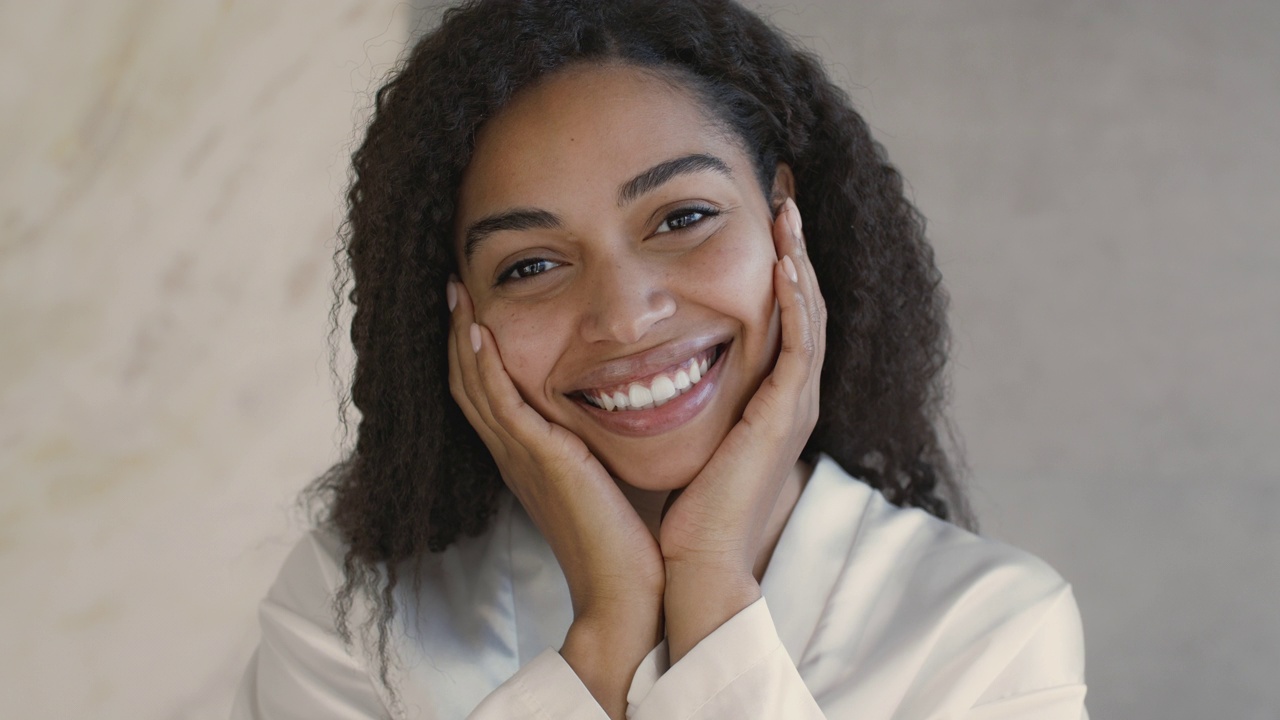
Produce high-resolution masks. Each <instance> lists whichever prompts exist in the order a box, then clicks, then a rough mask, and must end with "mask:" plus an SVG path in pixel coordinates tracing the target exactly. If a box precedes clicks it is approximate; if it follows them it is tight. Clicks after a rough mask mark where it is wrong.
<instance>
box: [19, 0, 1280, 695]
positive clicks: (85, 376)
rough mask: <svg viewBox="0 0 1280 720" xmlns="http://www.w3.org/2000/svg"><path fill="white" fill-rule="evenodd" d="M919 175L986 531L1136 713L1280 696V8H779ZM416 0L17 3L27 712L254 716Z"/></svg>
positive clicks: (907, 1) (1185, 4) (831, 1)
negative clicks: (351, 244) (377, 114)
mask: <svg viewBox="0 0 1280 720" xmlns="http://www.w3.org/2000/svg"><path fill="white" fill-rule="evenodd" d="M766 12H767V13H768V14H770V15H771V16H772V17H773V18H774V20H775V21H776V22H777V23H779V24H780V25H782V26H783V27H786V28H788V29H790V30H792V31H793V32H794V33H796V34H797V35H798V36H799V37H801V38H802V39H804V40H805V42H808V43H809V44H810V45H811V46H812V47H814V48H815V49H816V50H817V51H818V52H819V53H821V54H822V55H823V56H824V57H825V58H826V59H827V60H828V62H829V65H830V66H831V67H832V69H833V72H834V73H835V75H836V77H837V78H838V79H839V80H840V81H841V82H843V83H844V84H845V85H846V86H847V87H848V88H849V89H850V91H851V95H852V97H853V99H854V101H855V103H856V104H858V106H859V107H860V108H861V109H862V110H863V111H864V114H865V115H866V116H867V117H868V119H869V120H870V122H871V124H872V126H873V127H874V128H875V129H876V131H877V133H878V134H879V136H880V138H881V139H882V140H883V141H884V142H885V144H886V145H887V146H888V148H889V150H890V152H891V154H892V156H893V157H894V159H895V160H896V161H897V162H898V163H899V164H900V165H901V167H902V168H903V170H904V172H905V174H906V177H907V178H908V179H909V181H910V183H911V186H912V190H913V193H914V195H915V197H916V200H917V202H918V204H919V206H920V207H921V209H922V210H923V211H924V213H925V214H926V215H927V216H928V217H929V219H930V232H931V235H932V237H933V239H934V242H935V245H936V247H937V250H938V256H939V261H940V264H941V266H942V269H943V272H944V274H945V276H946V278H947V281H948V284H949V287H950V288H951V292H952V295H953V298H954V303H953V324H954V328H955V334H956V354H955V358H956V363H955V368H954V372H955V375H954V378H955V381H954V386H955V397H956V404H955V416H956V419H957V421H958V424H959V427H960V430H961V432H962V433H963V435H964V437H965V439H966V443H967V447H968V455H969V460H970V465H971V466H972V471H973V472H972V480H971V484H972V487H973V492H974V495H975V499H976V502H977V505H978V508H979V510H980V511H981V513H982V516H983V519H984V521H985V527H986V529H987V530H988V531H989V532H990V533H991V534H994V535H997V536H1000V537H1005V538H1008V539H1010V540H1011V541H1013V542H1015V543H1017V544H1019V545H1022V546H1024V547H1027V548H1029V549H1031V550H1033V551H1035V552H1037V553H1039V554H1041V555H1043V556H1044V557H1045V558H1047V559H1048V560H1050V562H1052V563H1053V564H1054V565H1056V566H1057V567H1058V568H1059V569H1060V570H1061V571H1062V572H1063V574H1064V575H1066V576H1067V577H1068V578H1069V579H1071V580H1072V581H1073V582H1074V583H1075V585H1076V591H1077V595H1078V597H1079V600H1080V604H1081V607H1082V610H1083V612H1084V617H1085V623H1086V632H1087V639H1088V648H1089V663H1090V673H1089V674H1090V684H1091V693H1090V707H1091V709H1092V711H1093V715H1094V716H1095V717H1098V718H1104V717H1121V718H1165V717H1232V718H1242V719H1249V718H1259V719H1261V718H1274V717H1275V708H1276V707H1280V686H1277V684H1276V683H1275V682H1274V679H1273V677H1272V676H1273V675H1274V672H1275V669H1276V668H1277V667H1280V622H1278V621H1277V620H1276V619H1275V612H1274V609H1273V605H1274V598H1275V597H1278V596H1280V522H1277V520H1276V519H1275V518H1276V516H1277V514H1278V513H1280V461H1278V460H1277V458H1280V453H1277V452H1276V450H1275V445H1276V438H1277V437H1280V381H1277V380H1276V379H1275V377H1274V372H1275V369H1276V368H1277V367H1280V325H1278V322H1277V320H1276V318H1278V317H1280V282H1278V281H1280V243H1277V239H1280V202H1277V201H1276V197H1277V195H1280V122H1277V120H1276V118H1278V117H1280V80H1278V78H1280V44H1277V42H1276V38H1280V5H1278V4H1276V3H1272V2H1263V1H1256V2H1249V1H1248V0H1225V1H1224V2H1219V3H1208V2H1190V1H1182V2H1168V1H1161V0H1122V1H1108V2H1103V1H1102V0H1092V1H1089V2H1074V3H1063V2H1053V1H1052V0H1034V1H1033V0H1028V1H1026V2H1007V1H1006V2H997V1H995V0H953V2H948V3H940V2H926V1H925V0H895V1H894V2H889V1H888V0H876V1H859V2H838V1H836V0H827V1H826V2H818V1H816V0H815V1H804V0H797V1H796V2H790V3H776V4H771V5H769V6H767V7H766ZM416 17H417V16H416V15H415V14H413V13H412V12H411V11H410V10H409V9H408V8H407V7H406V6H403V5H402V4H400V3H395V2H387V1H384V0H368V1H367V2H359V1H352V2H338V1H336V0H332V1H330V2H324V3H314V2H311V3H308V2H302V1H301V0H289V1H287V2H286V1H277V2H270V3H263V2H222V3H204V4H196V3H149V2H141V1H140V0H128V1H126V0H117V1H116V2H111V3H75V2H66V1H65V0H59V1H56V2H55V1H50V2H44V3H5V4H0V348H2V350H0V578H3V581H2V582H0V608H2V609H3V614H0V637H3V638H4V642H3V648H2V649H0V717H6V718H8V717H15V718H16V717H21V718H28V717H94V718H125V717H128V718H219V717H224V716H225V714H226V711H227V708H228V705H229V697H230V693H231V691H232V688H233V686H234V684H235V682H236V680H237V678H238V675H239V673H240V671H241V669H242V667H243V664H244V662H245V660H246V659H247V657H248V654H249V652H251V650H252V647H253V645H254V643H255V642H256V630H255V619H254V616H253V613H254V606H255V604H256V602H257V600H258V599H259V598H260V597H261V595H262V593H263V592H264V590H265V588H266V585H267V584H268V583H269V581H270V579H271V577H272V576H273V575H274V573H275V571H276V569H277V568H278V565H279V562H280V560H281V559H282V557H283V553H284V552H285V550H286V549H287V548H288V546H289V544H290V542H291V541H292V539H293V538H294V537H296V535H297V533H298V532H300V530H301V528H302V527H303V525H304V524H305V519H304V518H303V516H302V514H301V513H300V512H299V511H298V510H297V509H296V507H295V506H294V505H293V500H294V497H295V495H296V493H297V491H298V490H299V489H300V488H301V487H302V486H303V485H304V484H305V483H306V482H307V481H308V480H309V479H310V478H311V477H313V476H314V475H315V474H316V473H317V472H319V471H321V470H322V469H324V468H325V467H326V465H327V464H328V463H329V462H330V461H331V460H332V459H333V458H334V457H335V456H336V454H337V450H336V446H337V444H338V442H339V441H340V440H341V435H340V432H339V430H338V429H337V424H336V421H335V414H336V410H335V407H334V403H333V401H332V397H333V391H332V388H331V383H330V380H329V375H328V370H327V367H326V348H325V344H324V341H325V332H326V312H327V308H328V301H329V296H328V289H327V283H328V279H329V275H330V265H329V259H328V258H329V254H330V253H331V251H332V245H331V242H332V238H333V234H334V228H335V225H336V223H337V222H338V221H339V214H338V210H339V206H340V203H341V197H340V196H341V192H342V189H343V185H344V182H345V174H346V161H345V157H344V156H345V154H346V153H347V152H348V151H349V149H350V145H351V142H352V138H353V132H354V131H353V127H355V126H356V125H357V124H358V122H359V117H360V115H361V112H362V110H363V109H364V108H365V107H366V105H367V100H368V98H367V96H366V92H367V91H368V90H369V89H370V87H371V78H374V77H377V76H379V75H380V74H381V72H382V71H383V70H385V68H386V67H387V65H388V63H390V62H391V61H392V60H393V59H394V57H395V55H396V53H397V52H398V51H399V49H400V44H401V42H402V41H403V38H404V37H405V36H406V35H407V34H408V33H407V28H408V26H409V25H410V24H412V22H414V21H415V20H416Z"/></svg>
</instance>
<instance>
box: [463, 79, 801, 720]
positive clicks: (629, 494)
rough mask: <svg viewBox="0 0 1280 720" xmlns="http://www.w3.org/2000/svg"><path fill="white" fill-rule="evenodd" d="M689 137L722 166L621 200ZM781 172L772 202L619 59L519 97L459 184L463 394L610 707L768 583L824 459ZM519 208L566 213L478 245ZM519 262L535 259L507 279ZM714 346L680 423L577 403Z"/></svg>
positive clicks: (790, 207)
mask: <svg viewBox="0 0 1280 720" xmlns="http://www.w3.org/2000/svg"><path fill="white" fill-rule="evenodd" d="M691 154H692V155H698V156H707V157H713V158H716V159H718V160H719V161H720V162H721V163H722V164H723V167H722V168H721V169H719V170H708V169H706V168H703V169H699V170H696V171H694V172H687V173H681V174H677V175H675V176H674V177H669V178H666V179H665V181H664V182H661V183H659V184H657V185H656V186H653V187H651V188H650V189H649V190H648V191H647V192H644V193H641V194H639V195H638V196H636V197H634V198H631V199H629V200H628V201H625V202H624V201H622V200H621V198H620V196H619V195H620V194H619V188H620V187H622V186H624V185H625V184H626V183H627V182H628V180H630V179H632V178H635V177H637V176H638V175H639V174H641V173H643V172H644V171H645V170H648V169H650V168H653V167H655V166H656V165H659V164H661V163H664V162H666V161H669V160H672V159H674V158H679V157H686V156H689V155H691ZM776 177H777V179H776V180H775V183H774V185H773V187H772V188H771V193H770V195H771V197H766V196H765V193H764V192H762V189H761V187H760V184H759V182H758V180H757V177H756V174H755V173H754V171H753V168H752V165H751V162H750V160H749V159H748V157H747V156H746V154H745V153H744V152H743V151H742V149H741V148H740V147H738V146H737V145H736V144H735V143H734V141H733V140H732V136H731V135H729V134H727V133H725V132H724V131H723V130H722V129H720V128H719V127H718V126H717V125H716V124H715V123H714V122H712V121H711V120H710V119H709V116H708V115H707V114H706V113H705V112H703V110H702V108H701V107H700V106H699V105H698V103H697V102H696V101H695V100H694V99H693V96H692V95H691V94H689V93H687V92H685V91H683V90H681V89H680V88H679V87H677V86H675V85H673V84H672V83H671V82H669V81H667V80H664V79H662V78H660V77H658V76H656V75H654V74H653V73H651V72H649V71H645V70H643V69H640V68H637V67H635V66H629V65H625V64H607V65H594V66H589V67H579V68H570V69H568V70H565V71H562V72H559V73H557V74H555V75H553V76H551V77H550V78H548V79H546V80H545V81H543V82H541V83H539V84H538V85H536V86H534V87H532V88H528V89H526V90H525V91H523V92H522V93H521V94H520V95H518V96H517V97H516V98H515V99H513V101H512V102H511V103H510V104H509V105H508V106H507V107H506V108H504V110H503V111H502V113H500V114H499V115H498V116H497V117H495V118H493V119H492V120H491V121H490V122H488V123H487V124H486V125H485V126H484V129H483V131H482V132H481V133H480V134H479V136H478V137H477V141H476V149H475V154H474V157H473V160H472V163H471V164H470V165H469V166H468V169H467V172H466V174H465V176H464V181H463V184H462V187H461V189H460V193H459V212H458V216H457V238H456V241H457V248H458V251H459V252H458V257H459V258H464V260H463V261H462V263H461V267H460V268H459V279H458V280H457V281H450V283H449V286H448V288H447V295H448V299H449V305H450V309H451V311H452V326H451V333H450V338H449V353H450V387H451V390H452V393H453V396H454V398H455V399H456V400H457V402H458V404H459V406H460V407H461V408H462V410H463V412H464V414H465V415H466V417H467V419H468V421H470V422H471V424H472V425H473V426H474V427H475V428H476V430H477V432H478V433H479V435H480V437H481V439H482V440H483V441H484V443H485V445H486V446H487V447H488V448H489V450H490V451H491V452H492V453H493V456H494V459H495V460H496V461H497V465H498V467H499V469H500V471H501V473H502V477H503V480H504V481H505V482H506V484H507V485H508V487H509V488H510V489H511V490H512V492H513V493H514V494H515V495H516V497H517V499H518V500H519V501H520V502H521V504H522V505H523V507H524V508H525V509H526V511H527V512H528V513H529V514H530V517H531V518H532V519H533V520H534V522H535V523H536V524H537V525H538V527H539V529H540V530H541V531H542V532H543V534H544V535H545V536H546V537H547V540H548V542H549V543H550V545H551V547H552V550H553V551H554V552H555V555H556V558H557V561H558V562H559V563H560V565H561V567H562V569H563V570H564V572H565V576H566V579H567V580H568V583H569V589H570V596H571V598H572V601H573V606H574V607H573V609H574V622H573V624H572V626H571V628H570V630H569V634H568V637H567V638H566V642H565V645H564V647H563V648H562V650H561V653H562V655H563V656H564V657H565V659H566V661H568V662H569V664H570V665H571V666H572V667H573V668H574V669H575V671H576V672H577V673H578V675H579V677H581V678H582V680H583V682H584V684H585V685H586V686H587V687H588V689H590V690H591V692H592V693H593V695H594V696H595V697H596V698H597V700H599V701H600V703H601V705H602V707H604V708H605V710H606V711H607V712H608V713H609V714H610V716H611V717H622V715H623V711H624V710H625V707H626V700H625V696H626V691H627V688H628V686H629V684H630V679H631V677H632V675H633V674H634V671H635V668H636V666H637V665H638V664H639V662H640V660H641V659H642V658H643V657H644V655H645V654H646V653H647V652H648V651H649V650H650V649H651V648H652V647H653V645H654V644H656V642H657V641H658V640H659V639H660V638H661V637H662V635H663V633H664V630H665V634H666V637H667V639H668V643H669V650H670V655H671V661H672V662H673V663H675V662H678V661H679V659H680V658H682V657H683V656H684V655H685V654H686V653H687V652H688V651H689V649H691V648H692V647H693V646H694V645H696V644H697V643H698V642H699V641H700V640H701V639H702V638H704V637H706V635H708V634H709V633H710V632H712V631H713V630H715V629H716V628H717V627H719V626H720V625H721V624H722V623H723V622H724V621H726V620H728V619H729V618H730V617H732V616H733V615H734V614H736V613H737V612H739V611H740V610H742V609H743V608H745V607H746V606H747V605H749V604H751V603H752V602H754V601H755V600H757V599H758V598H759V597H760V586H759V579H760V576H761V575H762V574H763V571H764V568H765V566H766V565H767V562H768V556H769V553H771V552H772V548H773V546H774V544H776V542H777V539H778V535H779V534H780V533H781V531H782V528H783V526H784V525H785V522H786V518H787V517H788V516H789V515H790V512H791V510H792V509H793V508H794V506H795V503H796V501H797V499H798V497H799V494H800V490H801V488H802V486H803V482H804V479H805V478H806V477H807V474H808V468H807V467H806V466H805V465H804V464H803V463H801V462H799V460H798V458H799V455H800V452H801V450H802V449H803V448H804V445H805V442H806V441H807V440H808V438H809V435H810V433H811V432H812V430H813V428H814V425H815V423H816V422H817V418H818V399H819V376H820V374H821V364H822V358H823V356H824V351H825V335H824V331H825V324H826V311H825V306H824V304H823V302H822V298H821V295H820V293H819V291H818V287H817V281H816V279H815V277H814V272H813V268H812V265H811V264H810V263H809V260H808V257H807V254H806V253H805V251H804V247H803V238H802V235H801V222H800V217H799V211H798V210H797V209H796V206H795V204H794V202H792V201H791V199H790V196H791V195H792V194H793V188H792V185H791V172H790V169H789V168H788V167H787V166H785V165H779V168H778V172H777V174H776ZM690 206H696V207H698V208H701V210H699V211H697V212H696V213H694V214H691V213H690V212H689V210H688V208H689V207H690ZM775 206H776V207H778V208H779V209H780V211H779V212H777V213H776V216H775V213H774V211H773V207H775ZM513 209H518V210H521V211H527V210H530V209H533V210H537V211H539V212H544V213H547V214H548V215H549V216H554V218H555V220H554V222H545V221H544V222H542V223H541V225H542V226H540V227H536V228H529V227H523V228H519V229H512V228H510V227H509V226H508V228H507V229H505V230H501V231H499V232H494V233H492V234H489V235H487V236H486V237H485V238H484V239H483V240H482V241H481V242H478V243H475V244H473V245H472V247H470V248H468V247H467V241H468V238H469V237H470V236H472V235H473V233H472V230H473V228H474V227H475V225H476V223H478V222H481V221H483V220H485V219H486V218H492V217H494V216H495V215H498V214H501V213H506V212H510V211H511V210H513ZM544 217H545V216H544ZM468 250H470V252H469V253H468ZM539 261H541V262H539ZM513 263H524V272H526V273H531V272H532V269H533V268H534V267H535V266H536V268H537V269H538V270H540V271H541V272H538V273H536V274H529V275H528V277H527V278H525V279H522V280H516V281H509V282H505V283H501V282H499V279H500V278H503V277H506V272H507V271H508V270H509V268H511V267H512V265H513ZM708 343H713V344H719V345H721V346H724V347H727V348H728V350H727V352H725V353H724V355H723V356H722V358H721V360H720V361H719V362H718V363H717V365H718V368H713V372H711V373H709V374H708V377H707V379H706V380H704V381H703V383H700V384H699V385H698V386H695V387H697V388H703V387H704V384H705V388H704V392H703V394H702V396H700V399H699V400H698V401H697V404H696V406H695V405H690V407H691V408H692V409H691V410H690V411H689V412H687V413H685V415H682V416H680V417H679V418H678V419H677V420H678V421H670V422H667V423H665V424H661V423H660V424H659V425H658V426H656V427H657V429H654V428H648V429H646V430H644V431H643V432H640V433H635V432H621V431H619V429H618V427H617V426H616V425H614V424H611V422H610V421H608V420H604V421H602V420H601V417H600V411H592V410H590V409H588V408H586V407H585V406H584V404H583V403H582V401H581V400H580V399H579V398H578V397H576V396H575V393H576V392H577V391H578V390H580V389H582V388H583V387H584V381H591V382H587V383H586V384H587V385H591V384H592V383H594V382H597V381H600V379H601V378H611V379H617V378H619V377H625V376H626V375H627V373H631V374H635V373H637V372H639V370H637V369H636V366H637V363H640V364H641V365H644V362H642V361H644V360H645V359H648V358H651V357H652V356H653V354H654V353H658V354H663V353H666V354H663V355H662V357H663V362H666V361H667V360H670V359H672V358H673V357H676V355H678V354H679V353H676V354H675V355H673V354H672V353H669V352H667V350H670V349H672V348H676V349H679V350H680V352H686V351H688V348H690V347H700V346H703V345H706V344H708ZM644 367H645V368H648V367H649V365H644ZM679 399H680V398H677V401H678V400H679ZM674 402H676V401H673V403H674ZM661 411H662V409H661V408H659V409H657V410H642V411H638V412H637V414H638V415H640V414H644V413H651V414H652V416H653V417H664V416H662V415H661ZM668 414H670V413H668ZM686 415H687V417H686ZM667 425H675V426H674V427H667ZM673 491H674V492H673ZM664 509H665V512H664Z"/></svg>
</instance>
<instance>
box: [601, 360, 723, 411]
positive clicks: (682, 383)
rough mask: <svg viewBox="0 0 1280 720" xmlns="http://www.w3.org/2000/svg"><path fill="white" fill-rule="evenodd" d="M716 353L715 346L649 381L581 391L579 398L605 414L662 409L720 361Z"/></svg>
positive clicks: (649, 378)
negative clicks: (605, 412) (604, 411)
mask: <svg viewBox="0 0 1280 720" xmlns="http://www.w3.org/2000/svg"><path fill="white" fill-rule="evenodd" d="M720 353H721V346H719V345H716V346H714V347H710V348H707V349H706V350H703V351H702V352H700V353H698V354H696V355H694V356H693V357H691V358H689V359H688V360H686V361H684V362H682V363H680V364H679V365H675V366H673V367H671V368H668V369H667V370H664V371H662V372H659V373H656V374H654V375H652V376H651V377H648V378H644V379H642V380H636V381H632V382H629V383H625V384H622V385H616V386H613V387H607V388H592V389H589V390H583V391H582V398H583V399H584V400H586V402H587V403H589V404H590V405H592V406H594V407H597V408H600V409H602V410H606V411H608V412H626V411H637V410H648V409H651V408H657V407H662V406H663V405H665V404H666V403H667V402H669V401H671V400H674V399H675V398H677V397H679V396H681V395H683V394H684V393H686V392H689V391H690V390H692V389H693V388H694V387H695V386H697V384H698V383H699V382H701V381H702V378H703V377H704V376H705V375H706V374H707V372H708V371H709V370H710V369H711V366H713V365H715V364H716V361H717V360H719V359H720Z"/></svg>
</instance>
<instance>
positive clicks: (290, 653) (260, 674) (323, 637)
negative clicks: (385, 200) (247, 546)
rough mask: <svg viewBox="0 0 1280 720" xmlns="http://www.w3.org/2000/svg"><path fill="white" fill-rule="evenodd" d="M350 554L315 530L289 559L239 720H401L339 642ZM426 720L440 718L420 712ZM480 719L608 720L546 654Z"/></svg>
mask: <svg viewBox="0 0 1280 720" xmlns="http://www.w3.org/2000/svg"><path fill="white" fill-rule="evenodd" d="M343 554H344V550H343V547H342V545H341V543H340V542H339V541H338V540H337V539H336V538H333V537H332V536H329V535H326V534H324V533H321V532H312V533H310V534H308V535H307V536H306V537H304V538H303V539H302V541H301V542H299V543H298V545H297V547H295V548H294V549H293V551H292V552H291V553H290V555H289V557H288V559H286V560H285V563H284V567H283V568H282V569H281V570H280V575H279V577H278V578H277V579H276V581H275V584H273V585H272V587H271V589H270V590H269V591H268V593H267V597H266V598H265V599H264V600H263V601H262V604H261V606H260V608H259V612H258V617H259V621H260V624H261V627H262V639H261V641H260V643H259V645H258V649H257V650H256V651H255V652H254V654H253V657H252V658H251V659H250V660H249V665H248V667H247V668H246V670H245V673H244V677H243V678H242V680H241V682H240V687H239V690H238V691H237V693H236V697H235V700H234V702H233V704H232V709H231V718H232V720H295V719H296V720H314V719H315V718H334V719H337V720H374V719H375V718H376V719H378V720H384V719H389V718H400V717H401V716H402V715H403V713H402V712H401V711H400V707H401V703H399V702H397V700H403V699H404V698H403V697H400V698H393V697H391V696H390V694H389V693H388V692H387V691H386V689H385V688H384V687H383V686H382V685H381V683H380V682H379V681H378V680H377V679H376V676H375V675H374V674H371V673H370V669H369V666H368V664H367V663H366V661H365V659H364V658H363V657H362V656H361V654H360V653H359V652H358V651H355V649H354V648H353V647H352V646H350V645H348V644H346V643H344V642H343V640H342V638H341V637H340V636H339V635H338V631H337V627H336V623H335V619H334V616H333V605H332V601H333V596H334V593H335V592H336V589H337V588H338V587H339V585H340V584H341V577H342V568H341V559H342V557H343ZM415 711H416V712H422V713H424V714H423V715H422V716H421V717H424V720H432V719H433V718H436V717H437V715H436V713H435V712H434V711H433V710H431V709H430V708H426V707H417V706H416V703H415ZM468 717H469V718H471V719H472V720H519V719H524V718H527V719H528V720H535V719H536V720H552V719H555V720H608V717H607V715H606V714H605V713H604V710H603V708H601V707H600V705H599V704H598V703H597V702H596V701H595V698H594V697H592V695H591V693H590V691H588V690H587V688H586V686H584V685H583V684H582V681H581V680H579V679H578V676H577V675H576V674H575V673H574V672H573V669H572V668H571V667H569V664H568V663H567V662H565V661H564V658H562V657H561V656H560V655H559V653H557V652H555V651H554V650H547V651H545V652H543V653H542V654H541V655H539V656H538V657H536V658H534V659H533V660H531V661H530V662H528V663H527V664H525V666H524V667H522V668H520V669H519V670H518V671H517V672H516V673H515V675H513V676H512V677H511V678H510V679H508V680H507V681H506V682H505V683H503V684H502V685H501V686H499V687H498V688H497V689H495V690H494V691H493V692H491V693H489V695H488V696H487V697H485V698H484V699H483V700H482V701H481V702H480V704H479V706H477V707H476V708H475V710H474V711H473V712H472V713H471V714H470V715H469V716H468Z"/></svg>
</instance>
